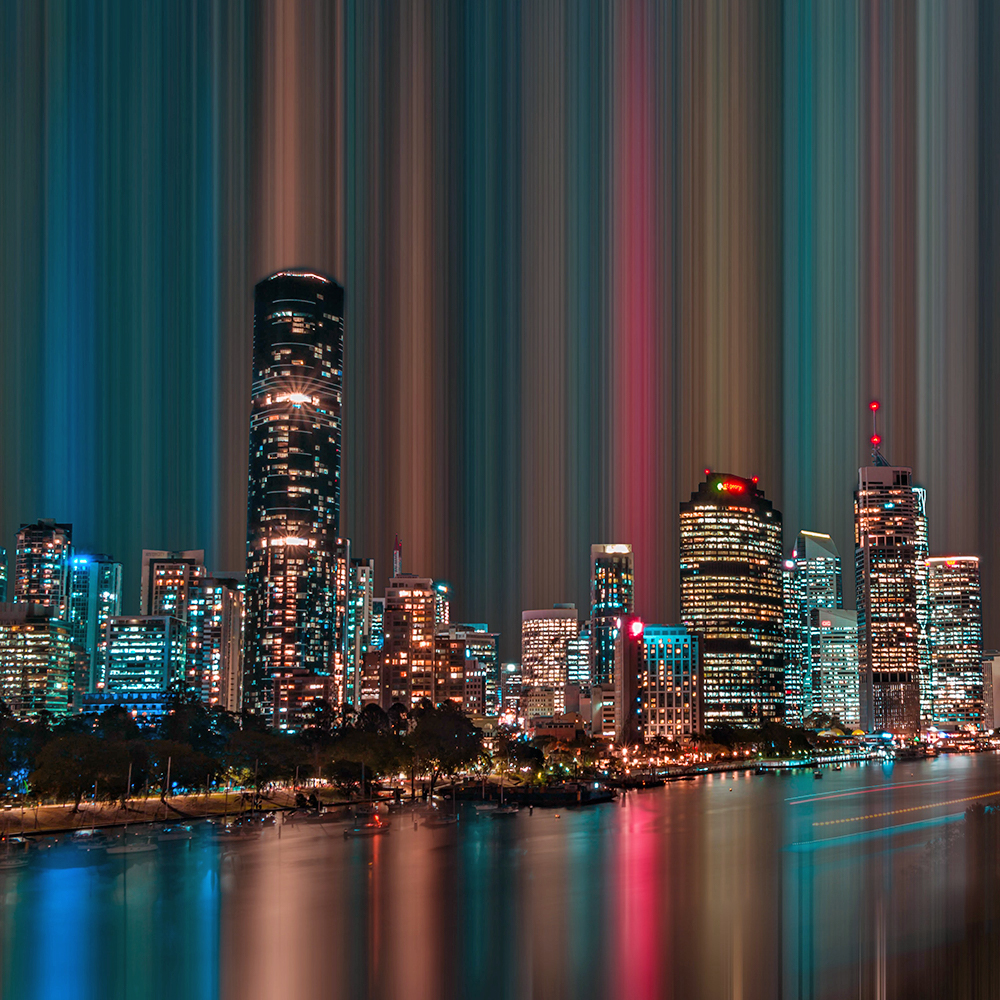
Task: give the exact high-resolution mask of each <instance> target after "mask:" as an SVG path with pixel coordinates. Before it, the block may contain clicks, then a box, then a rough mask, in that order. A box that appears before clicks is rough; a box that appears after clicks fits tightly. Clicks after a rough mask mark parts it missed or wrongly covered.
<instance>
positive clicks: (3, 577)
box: [0, 545, 7, 604]
mask: <svg viewBox="0 0 1000 1000" xmlns="http://www.w3.org/2000/svg"><path fill="white" fill-rule="evenodd" d="M6 602H7V550H6V549H5V548H4V547H3V546H2V545H0V604H5V603H6Z"/></svg>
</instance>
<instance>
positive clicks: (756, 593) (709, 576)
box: [680, 474, 785, 727]
mask: <svg viewBox="0 0 1000 1000" xmlns="http://www.w3.org/2000/svg"><path fill="white" fill-rule="evenodd" d="M680 583H681V618H682V621H683V623H684V625H685V626H686V627H687V628H688V629H690V630H691V631H692V632H697V633H698V634H699V635H700V636H701V637H702V648H701V655H702V678H703V691H704V702H703V715H704V722H705V725H706V727H707V726H711V725H713V724H714V723H723V722H724V723H732V724H736V725H754V726H756V725H760V724H762V723H764V722H770V721H781V720H782V719H783V718H784V715H785V681H784V648H785V637H784V622H783V617H784V614H783V601H782V558H781V513H780V512H779V511H777V510H775V509H774V507H773V505H772V504H771V501H770V500H768V499H767V498H766V497H765V496H764V493H763V492H762V491H761V490H759V489H758V488H757V484H756V482H755V481H754V480H753V479H742V478H740V477H738V476H731V475H721V474H709V476H708V478H707V479H706V480H705V481H704V482H702V483H701V484H700V486H699V488H698V490H697V491H696V492H694V493H693V494H692V495H691V499H690V500H689V501H686V502H684V503H682V504H681V505H680Z"/></svg>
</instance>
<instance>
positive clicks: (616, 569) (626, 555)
mask: <svg viewBox="0 0 1000 1000" xmlns="http://www.w3.org/2000/svg"><path fill="white" fill-rule="evenodd" d="M634 610H635V569H634V564H633V562H632V546H631V545H591V546H590V657H591V669H590V679H591V681H592V682H593V683H595V684H613V683H614V663H615V643H616V642H617V641H618V632H619V630H620V628H621V617H622V615H630V614H632V612H633V611H634Z"/></svg>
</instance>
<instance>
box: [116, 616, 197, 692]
mask: <svg viewBox="0 0 1000 1000" xmlns="http://www.w3.org/2000/svg"><path fill="white" fill-rule="evenodd" d="M186 672H187V627H186V626H185V624H184V622H182V621H181V620H180V619H179V618H173V617H171V616H169V615H135V616H132V617H129V616H127V615H126V616H119V617H117V618H112V619H111V620H110V621H109V622H108V669H107V688H108V690H110V691H166V690H168V689H169V688H170V687H171V686H172V685H173V684H174V683H175V682H176V681H183V680H184V678H185V675H186Z"/></svg>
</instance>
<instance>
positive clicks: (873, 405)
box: [868, 399, 878, 413]
mask: <svg viewBox="0 0 1000 1000" xmlns="http://www.w3.org/2000/svg"><path fill="white" fill-rule="evenodd" d="M868 409H869V410H871V411H872V413H876V412H878V400H877V399H873V400H872V401H871V402H870V403H869V404H868Z"/></svg>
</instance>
